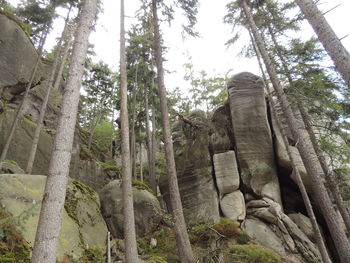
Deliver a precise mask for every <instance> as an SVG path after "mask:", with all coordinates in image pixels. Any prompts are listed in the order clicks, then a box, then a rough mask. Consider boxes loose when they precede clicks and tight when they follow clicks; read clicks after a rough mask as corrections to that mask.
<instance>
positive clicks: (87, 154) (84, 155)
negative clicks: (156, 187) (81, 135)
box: [79, 145, 97, 160]
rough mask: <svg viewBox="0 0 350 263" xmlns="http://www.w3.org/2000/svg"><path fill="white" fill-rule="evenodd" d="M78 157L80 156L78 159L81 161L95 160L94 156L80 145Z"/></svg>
mask: <svg viewBox="0 0 350 263" xmlns="http://www.w3.org/2000/svg"><path fill="white" fill-rule="evenodd" d="M79 156H80V159H82V160H96V159H97V158H96V157H95V155H94V154H93V153H92V152H91V151H90V150H89V149H88V148H87V147H86V146H85V145H81V148H80V153H79Z"/></svg>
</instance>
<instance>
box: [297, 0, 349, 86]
mask: <svg viewBox="0 0 350 263" xmlns="http://www.w3.org/2000/svg"><path fill="white" fill-rule="evenodd" d="M295 2H296V3H297V4H298V5H299V7H300V9H301V11H302V12H303V14H304V15H305V17H306V19H307V20H308V21H309V23H310V25H311V26H312V28H313V29H314V31H315V33H316V34H317V36H318V39H319V40H320V41H321V43H322V45H323V47H324V49H325V50H326V51H327V53H328V54H329V56H330V57H331V58H332V60H333V62H334V65H335V67H336V69H337V70H338V71H339V73H340V74H341V75H342V76H343V79H344V80H345V82H346V84H347V86H348V88H350V54H349V52H348V51H347V50H346V49H345V47H344V46H343V44H342V43H341V40H340V39H339V38H338V37H337V35H336V34H335V32H334V31H333V29H332V28H331V26H330V25H329V24H328V22H327V20H326V19H325V17H324V16H323V14H322V13H321V12H320V10H319V9H318V8H317V5H316V4H315V3H314V1H313V0H296V1H295Z"/></svg>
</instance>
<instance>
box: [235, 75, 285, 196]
mask: <svg viewBox="0 0 350 263" xmlns="http://www.w3.org/2000/svg"><path fill="white" fill-rule="evenodd" d="M228 91H229V101H230V109H231V117H232V123H233V133H234V137H235V142H236V150H237V157H238V162H239V167H240V172H241V178H242V182H243V184H244V186H245V187H247V188H248V189H251V190H252V192H253V193H254V194H256V195H258V196H260V197H263V196H266V197H269V198H271V199H273V200H275V201H276V202H278V203H281V196H280V187H279V182H278V177H277V172H276V164H275V160H274V150H273V145H272V137H271V130H270V125H269V123H268V118H267V108H266V101H265V96H264V89H263V83H262V80H261V79H260V78H259V77H257V76H255V75H253V74H251V73H248V72H244V73H240V74H237V75H236V76H234V77H233V78H232V79H231V80H230V81H229V83H228Z"/></svg>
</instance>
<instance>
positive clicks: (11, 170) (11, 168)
mask: <svg viewBox="0 0 350 263" xmlns="http://www.w3.org/2000/svg"><path fill="white" fill-rule="evenodd" d="M0 166H1V171H0V174H24V171H23V170H22V169H21V167H19V166H18V165H17V164H16V163H14V162H11V161H4V162H2V163H1V165H0Z"/></svg>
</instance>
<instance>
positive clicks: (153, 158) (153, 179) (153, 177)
mask: <svg viewBox="0 0 350 263" xmlns="http://www.w3.org/2000/svg"><path fill="white" fill-rule="evenodd" d="M151 112H152V133H151V135H152V138H151V139H152V140H151V152H152V154H151V166H152V174H151V185H152V189H155V190H154V193H155V194H156V195H157V192H158V188H157V185H158V184H157V176H156V153H157V138H156V131H157V123H156V108H155V100H154V95H153V103H152V106H151Z"/></svg>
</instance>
